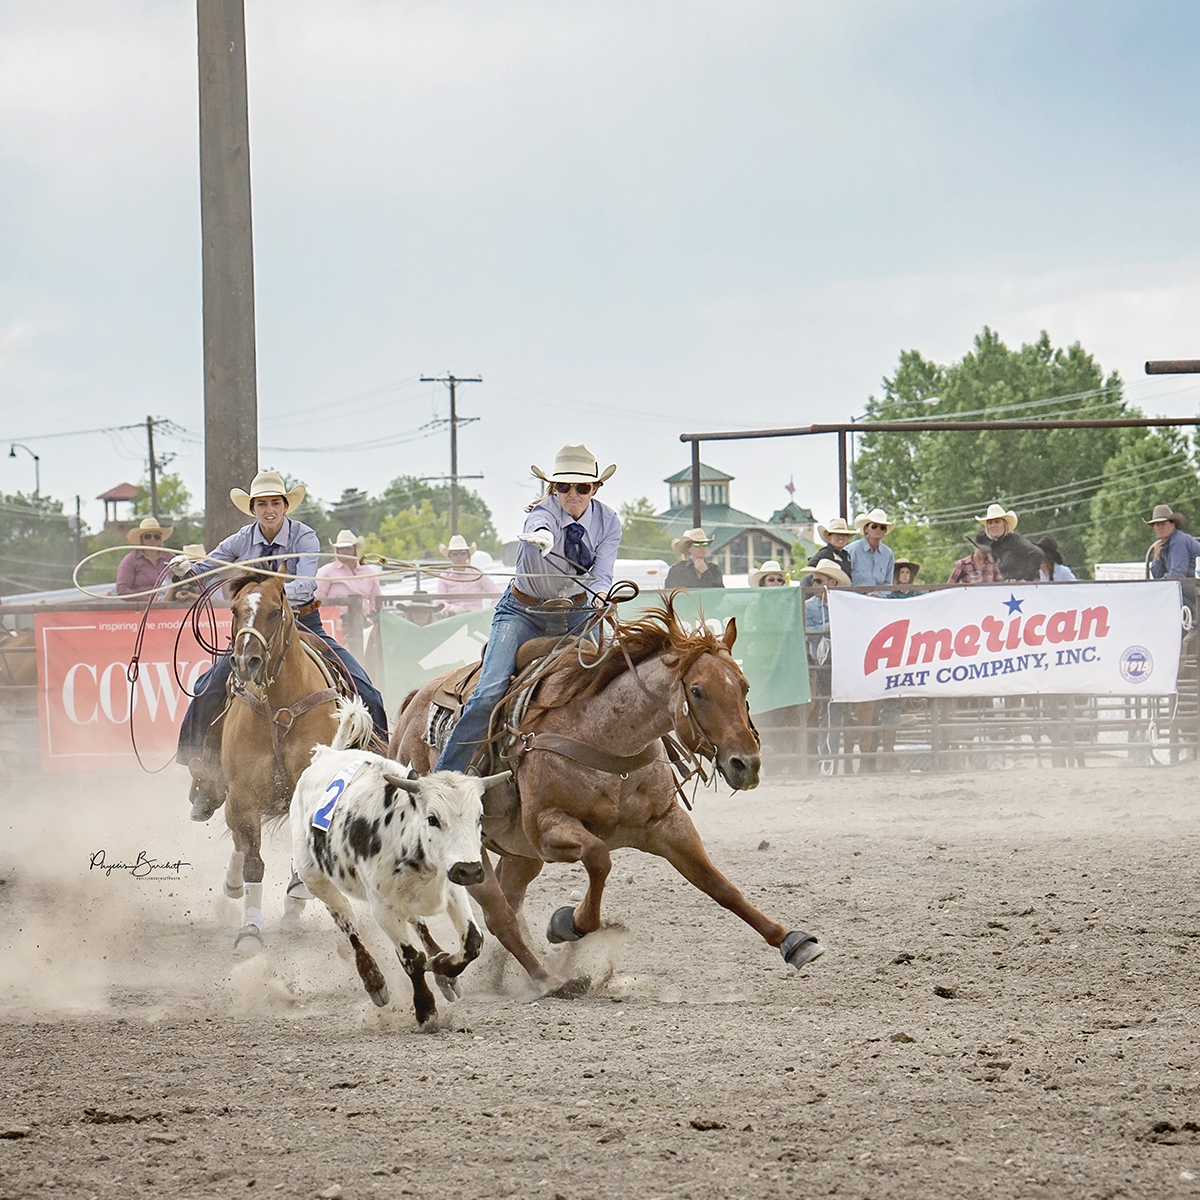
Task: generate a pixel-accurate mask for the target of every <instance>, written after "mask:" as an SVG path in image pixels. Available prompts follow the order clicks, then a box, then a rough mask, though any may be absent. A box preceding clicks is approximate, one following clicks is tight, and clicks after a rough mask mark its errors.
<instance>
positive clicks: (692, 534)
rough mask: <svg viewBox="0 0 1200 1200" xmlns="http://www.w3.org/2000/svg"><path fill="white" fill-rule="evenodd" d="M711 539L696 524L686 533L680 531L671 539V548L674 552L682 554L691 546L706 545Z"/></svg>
mask: <svg viewBox="0 0 1200 1200" xmlns="http://www.w3.org/2000/svg"><path fill="white" fill-rule="evenodd" d="M711 541H712V538H710V537H709V536H708V534H707V533H705V532H704V530H703V529H701V528H700V527H699V526H697V527H696V528H695V529H689V530H688V531H687V533H681V534H680V535H679V536H678V537H677V538H674V539H672V541H671V549H672V550H674V551H675V553H676V554H684V553H686V551H687V549H689V548H690V547H692V546H707V545H708V544H709V543H710V542H711Z"/></svg>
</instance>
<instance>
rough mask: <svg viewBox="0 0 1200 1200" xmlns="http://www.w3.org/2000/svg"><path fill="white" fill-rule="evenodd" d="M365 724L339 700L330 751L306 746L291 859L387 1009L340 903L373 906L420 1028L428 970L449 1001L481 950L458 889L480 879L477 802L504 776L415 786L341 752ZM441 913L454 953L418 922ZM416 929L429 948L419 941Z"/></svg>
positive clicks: (395, 768)
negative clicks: (454, 941)
mask: <svg viewBox="0 0 1200 1200" xmlns="http://www.w3.org/2000/svg"><path fill="white" fill-rule="evenodd" d="M370 720H371V718H370V715H369V713H368V712H367V709H366V706H365V705H364V704H363V703H362V701H361V700H359V699H358V698H357V697H354V698H353V699H350V700H345V701H342V702H341V703H340V704H339V707H338V730H337V734H336V735H335V737H334V739H333V744H332V746H317V747H316V748H315V749H314V750H313V757H312V765H311V766H309V767H308V768H307V769H306V770H305V771H304V773H303V774H302V775H301V776H300V779H299V781H298V782H297V784H296V791H295V793H294V794H293V796H292V810H291V825H292V853H293V855H294V859H295V868H296V872H297V873H298V874H299V876H300V878H301V879H302V880H303V881H304V885H305V887H307V888H308V890H309V891H310V892H311V893H312V894H313V896H315V897H316V898H317V899H318V900H321V901H323V902H324V904H325V907H326V908H328V909H329V912H330V915H331V916H332V917H333V919H334V922H335V923H336V925H337V927H338V928H339V929H340V930H341V931H342V932H343V933H344V934H346V936H347V937H348V938H349V939H350V944H351V946H353V947H354V961H355V966H356V967H357V968H358V973H359V975H360V976H361V977H362V981H363V985H364V986H365V987H366V989H367V994H368V995H369V996H370V997H371V999H372V1000H374V1001H375V1003H376V1004H378V1005H379V1006H380V1007H382V1006H383V1005H386V1004H387V1003H388V990H387V984H386V983H385V981H384V978H383V973H382V972H381V971H380V969H379V966H378V964H377V963H376V962H375V960H374V959H373V958H372V957H371V954H370V952H369V951H368V950H367V948H366V947H365V946H364V945H363V944H362V941H361V940H360V938H359V936H358V931H357V930H356V929H355V926H354V910H353V908H352V907H351V905H350V902H349V901H348V900H347V898H346V897H347V896H353V897H354V898H356V899H358V900H366V901H368V903H369V904H370V906H371V915H372V916H373V917H374V918H375V922H376V924H377V925H378V926H379V927H380V928H381V929H382V930H383V932H384V933H386V934H387V936H388V937H389V938H390V939H391V941H392V944H393V945H394V946H395V947H396V953H397V954H398V955H399V957H400V962H401V963H402V964H403V966H404V970H405V971H406V972H407V974H408V977H409V979H410V980H411V982H412V989H413V1007H414V1009H415V1011H416V1016H417V1023H418V1024H419V1025H420V1026H421V1027H423V1028H428V1027H429V1024H430V1022H431V1021H432V1020H433V1018H434V1017H435V1016H436V1012H437V1008H436V1005H435V1003H434V999H433V993H432V992H431V991H430V989H429V985H428V983H427V982H426V980H425V972H426V971H427V970H428V971H432V972H433V975H434V978H435V979H436V980H437V983H438V986H439V987H440V988H441V990H442V993H443V995H445V996H446V997H447V999H450V998H453V997H454V996H455V995H457V994H458V985H457V983H456V979H457V977H458V976H459V975H460V974H461V973H462V972H463V970H464V969H465V968H466V967H467V966H468V964H470V963H471V962H472V961H473V960H474V959H475V958H476V957H478V955H479V950H480V947H481V946H482V945H483V935H482V934H481V933H480V931H479V928H478V926H476V924H475V922H474V920H473V918H472V915H471V907H470V903H469V902H468V899H467V893H466V888H465V886H464V885H466V884H474V883H479V882H480V881H481V880H482V879H483V862H482V855H481V852H480V836H481V835H480V828H481V822H482V819H483V801H482V797H483V793H484V791H485V790H486V789H487V788H488V786H490V784H492V783H495V782H499V781H500V779H502V778H504V776H494V777H492V778H489V779H479V778H475V777H473V776H468V775H462V774H460V773H459V772H457V771H438V772H436V773H435V774H433V775H426V776H424V777H423V778H421V779H413V780H410V779H409V778H408V770H407V768H406V767H404V766H402V765H401V764H400V763H398V762H394V761H393V760H391V759H388V758H383V757H381V756H380V755H378V754H371V753H370V752H368V751H365V750H349V749H345V748H344V747H346V746H351V745H354V743H355V739H356V737H357V736H358V735H359V734H360V733H361V731H362V727H363V725H364V723H365V725H366V727H368V728H369V726H370ZM442 912H444V913H447V914H448V915H449V917H450V920H451V921H452V922H453V924H454V928H455V930H456V932H457V933H458V937H459V942H460V946H461V948H460V950H459V951H458V952H457V953H454V954H451V953H447V952H446V951H444V950H442V949H441V948H440V947H439V946H438V945H437V943H436V942H435V941H434V940H433V938H432V937H431V936H430V934H429V930H428V928H427V927H426V925H425V920H424V918H426V917H432V916H435V915H436V914H438V913H442ZM414 930H415V932H416V934H417V935H418V936H419V938H420V941H421V942H422V943H423V944H424V950H422V949H419V948H418V947H417V946H416V945H414V936H413V934H414Z"/></svg>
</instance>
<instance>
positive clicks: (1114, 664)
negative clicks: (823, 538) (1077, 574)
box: [829, 582, 1182, 701]
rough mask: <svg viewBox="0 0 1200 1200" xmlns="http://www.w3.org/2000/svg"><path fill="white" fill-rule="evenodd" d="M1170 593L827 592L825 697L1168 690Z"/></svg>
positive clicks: (1128, 588) (1048, 588)
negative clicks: (829, 692) (829, 693)
mask: <svg viewBox="0 0 1200 1200" xmlns="http://www.w3.org/2000/svg"><path fill="white" fill-rule="evenodd" d="M1181 604H1182V600H1181V596H1180V589H1179V584H1178V583H1175V582H1162V583H1108V584H1105V583H1089V584H1070V583H1043V584H1036V583H1035V584H1014V585H1012V586H1011V587H960V588H946V589H944V590H942V591H937V592H929V593H926V594H924V595H916V596H905V597H902V598H890V599H889V598H882V597H878V596H868V595H863V594H861V593H857V592H838V591H836V590H833V589H831V590H830V592H829V628H830V644H831V651H830V656H831V659H832V662H833V699H835V700H843V701H855V700H879V699H883V698H886V697H888V696H1014V695H1036V694H1054V693H1069V694H1073V695H1093V696H1136V695H1148V696H1162V695H1168V694H1170V693H1172V692H1174V691H1175V680H1176V676H1177V675H1178V673H1179V642H1180V636H1181V619H1180V609H1181Z"/></svg>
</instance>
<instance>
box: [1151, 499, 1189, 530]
mask: <svg viewBox="0 0 1200 1200" xmlns="http://www.w3.org/2000/svg"><path fill="white" fill-rule="evenodd" d="M1155 521H1170V522H1171V524H1172V525H1174V526H1175V528H1176V529H1182V528H1183V527H1184V525H1185V524H1186V522H1185V521H1184V517H1183V513H1177V512H1172V511H1171V506H1170V505H1169V504H1156V505H1155V506H1154V511H1153V512H1152V513H1151V514H1150V520H1148V521H1147V522H1146V524H1147V525H1153V524H1154V522H1155Z"/></svg>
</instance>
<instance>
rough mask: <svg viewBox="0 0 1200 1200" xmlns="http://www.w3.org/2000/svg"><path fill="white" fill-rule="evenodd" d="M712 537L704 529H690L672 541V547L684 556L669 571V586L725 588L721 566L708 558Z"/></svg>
mask: <svg viewBox="0 0 1200 1200" xmlns="http://www.w3.org/2000/svg"><path fill="white" fill-rule="evenodd" d="M710 545H712V539H711V538H710V537H709V536H708V534H707V533H705V532H704V530H703V529H700V528H696V529H689V530H688V531H687V533H684V534H681V535H680V536H679V537H677V538H676V539H675V540H674V541H673V542H672V543H671V549H672V550H674V551H675V553H676V554H681V555H683V557H682V558H681V559H680V560H679V562H677V563H672V564H671V569H670V570H669V571H668V572H667V587H668V588H677V587H681V588H688V589H692V588H723V587H724V586H725V577H724V576H723V575H722V574H721V568H720V567H718V566H717V564H716V563H715V562H710V561H709V559H708V548H709V546H710Z"/></svg>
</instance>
